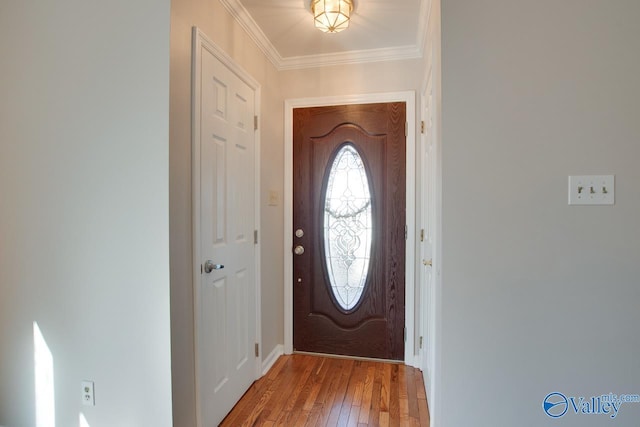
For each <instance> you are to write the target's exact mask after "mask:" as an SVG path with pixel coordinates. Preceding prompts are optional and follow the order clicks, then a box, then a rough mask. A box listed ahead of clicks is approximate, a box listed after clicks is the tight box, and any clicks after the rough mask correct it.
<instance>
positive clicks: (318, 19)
mask: <svg viewBox="0 0 640 427" xmlns="http://www.w3.org/2000/svg"><path fill="white" fill-rule="evenodd" d="M351 11H353V0H311V12H313V19H314V21H315V26H316V28H318V29H319V30H321V31H324V32H325V33H339V32H340V31H342V30H345V29H347V28H348V27H349V17H350V16H351Z"/></svg>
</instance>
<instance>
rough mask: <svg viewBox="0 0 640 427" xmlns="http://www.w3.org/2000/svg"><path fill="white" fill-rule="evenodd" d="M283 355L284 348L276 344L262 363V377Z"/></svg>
mask: <svg viewBox="0 0 640 427" xmlns="http://www.w3.org/2000/svg"><path fill="white" fill-rule="evenodd" d="M283 354H284V346H283V345H282V344H278V345H277V346H276V347H275V348H274V349H273V351H272V352H271V353H270V354H269V356H267V358H266V359H264V361H263V362H262V375H265V374H266V373H267V372H269V369H271V367H272V366H273V364H274V363H276V360H278V358H279V357H280V356H282V355H283Z"/></svg>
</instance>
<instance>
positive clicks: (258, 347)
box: [256, 343, 260, 357]
mask: <svg viewBox="0 0 640 427" xmlns="http://www.w3.org/2000/svg"><path fill="white" fill-rule="evenodd" d="M258 356H260V344H258V343H256V357H258Z"/></svg>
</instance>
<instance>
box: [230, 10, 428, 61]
mask: <svg viewBox="0 0 640 427" xmlns="http://www.w3.org/2000/svg"><path fill="white" fill-rule="evenodd" d="M220 1H221V3H222V4H223V5H224V6H225V7H226V8H227V10H229V11H230V12H231V14H232V15H233V16H234V17H235V19H236V20H237V21H238V22H239V23H240V25H241V26H242V27H243V28H244V29H245V30H246V31H247V32H248V33H249V35H250V36H251V38H252V39H253V40H254V41H255V42H256V43H257V44H258V46H259V47H260V49H262V51H263V52H264V53H265V54H266V55H267V57H268V58H269V59H270V60H271V62H273V64H274V65H275V66H276V68H278V69H280V70H284V69H294V68H308V67H318V66H326V65H336V64H352V63H360V62H372V61H384V60H398V59H410V58H420V57H421V56H422V47H423V43H424V38H425V35H426V26H427V21H428V16H427V13H428V9H429V7H428V6H429V3H430V0H355V9H354V12H353V14H352V18H351V24H350V26H349V28H348V29H347V30H345V31H343V32H341V33H338V34H325V33H323V32H321V31H319V30H317V29H316V28H315V27H314V25H313V16H312V14H311V9H310V7H309V4H310V0H220Z"/></svg>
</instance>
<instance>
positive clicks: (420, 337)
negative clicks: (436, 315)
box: [420, 337, 422, 348]
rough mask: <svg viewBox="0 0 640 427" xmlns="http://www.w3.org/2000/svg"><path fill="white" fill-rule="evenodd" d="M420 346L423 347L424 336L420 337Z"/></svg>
mask: <svg viewBox="0 0 640 427" xmlns="http://www.w3.org/2000/svg"><path fill="white" fill-rule="evenodd" d="M420 348H422V337H420Z"/></svg>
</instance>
